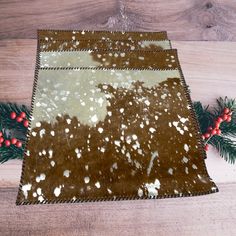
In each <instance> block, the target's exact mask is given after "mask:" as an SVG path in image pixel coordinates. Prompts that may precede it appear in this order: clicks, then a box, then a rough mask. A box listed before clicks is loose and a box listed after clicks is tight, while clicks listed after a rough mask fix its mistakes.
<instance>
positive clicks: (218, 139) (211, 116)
mask: <svg viewBox="0 0 236 236" xmlns="http://www.w3.org/2000/svg"><path fill="white" fill-rule="evenodd" d="M216 101H217V106H216V107H214V108H212V109H210V107H209V106H207V107H203V106H202V104H201V102H195V103H194V108H195V111H196V114H197V118H198V121H199V124H200V128H201V132H202V139H203V140H204V143H205V150H206V151H208V150H209V148H210V145H211V146H213V147H214V148H216V149H217V150H218V152H219V154H220V156H221V157H223V158H224V159H225V160H226V161H228V162H229V163H232V164H233V163H235V162H236V141H235V138H236V102H235V99H229V98H227V97H225V98H224V99H223V98H219V99H217V100H216Z"/></svg>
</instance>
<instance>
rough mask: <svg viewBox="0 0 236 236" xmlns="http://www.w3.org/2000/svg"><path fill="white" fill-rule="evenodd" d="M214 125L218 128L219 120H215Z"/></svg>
mask: <svg viewBox="0 0 236 236" xmlns="http://www.w3.org/2000/svg"><path fill="white" fill-rule="evenodd" d="M214 125H215V128H216V129H219V127H220V122H218V121H215V123H214Z"/></svg>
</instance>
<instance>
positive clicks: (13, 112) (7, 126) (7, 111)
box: [0, 103, 30, 163]
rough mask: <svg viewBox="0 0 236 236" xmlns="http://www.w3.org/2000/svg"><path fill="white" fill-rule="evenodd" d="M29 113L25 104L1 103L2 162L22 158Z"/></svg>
mask: <svg viewBox="0 0 236 236" xmlns="http://www.w3.org/2000/svg"><path fill="white" fill-rule="evenodd" d="M29 115H30V113H29V109H28V108H27V107H26V106H24V105H17V104H12V103H0V163H3V162H6V161H8V160H10V159H22V157H23V153H24V147H25V141H26V132H27V128H28V125H29V121H28V119H29Z"/></svg>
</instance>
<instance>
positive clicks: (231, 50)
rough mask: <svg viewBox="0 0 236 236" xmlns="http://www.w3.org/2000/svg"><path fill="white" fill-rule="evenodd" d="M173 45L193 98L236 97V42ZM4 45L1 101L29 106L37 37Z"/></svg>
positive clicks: (0, 60) (0, 65) (0, 66)
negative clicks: (176, 49) (176, 50)
mask: <svg viewBox="0 0 236 236" xmlns="http://www.w3.org/2000/svg"><path fill="white" fill-rule="evenodd" d="M172 45H173V47H174V48H178V53H179V58H180V62H181V66H182V68H183V72H184V75H185V79H186V81H187V83H188V84H189V86H190V89H191V92H192V93H191V95H192V99H193V100H200V101H202V102H203V103H207V104H212V103H213V102H214V101H215V98H216V97H219V96H225V95H227V96H228V97H235V91H236V80H235V68H236V60H235V57H236V42H188V41H173V42H172ZM0 48H1V53H0V84H1V87H0V101H12V102H16V101H18V102H19V103H24V104H27V105H29V104H30V100H31V94H32V85H33V77H34V67H35V52H36V40H28V39H27V40H22V39H16V40H0ZM203 85H204V86H203ZM226 91H227V93H226Z"/></svg>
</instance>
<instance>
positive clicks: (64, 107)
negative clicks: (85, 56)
mask: <svg viewBox="0 0 236 236" xmlns="http://www.w3.org/2000/svg"><path fill="white" fill-rule="evenodd" d="M144 55H145V58H147V62H148V61H149V60H150V58H148V53H144ZM150 55H151V53H150ZM166 55H168V57H170V59H173V57H174V55H175V54H173V55H170V54H166ZM106 56H107V55H106ZM139 57H140V55H139ZM142 60H143V58H142ZM174 60H175V62H173V65H175V64H174V63H177V62H178V58H174ZM176 61H177V62H176ZM38 63H39V62H38ZM156 63H157V64H158V61H157V62H156ZM177 64H178V63H177ZM157 66H158V65H157ZM35 75H36V76H35V80H34V88H33V97H32V106H31V119H30V128H29V129H28V134H27V145H26V149H25V153H24V160H23V166H22V176H21V183H20V186H19V192H18V196H17V200H16V204H17V205H24V204H37V203H63V202H68V203H72V202H83V201H103V200H126V199H148V198H167V197H184V196H196V195H203V194H208V193H214V192H218V188H217V186H216V185H215V184H214V183H213V181H212V180H211V178H210V177H209V175H208V173H207V170H206V167H205V163H204V158H205V156H206V153H205V151H204V148H203V142H202V140H201V136H200V130H199V125H198V122H197V119H196V116H195V114H194V110H193V107H192V102H191V99H190V95H189V92H188V89H187V86H186V83H185V80H184V78H183V74H182V71H181V69H180V66H179V65H178V66H177V67H176V68H172V69H169V70H168V69H164V70H160V69H155V68H154V69H152V70H149V69H148V65H147V68H146V69H145V68H142V69H131V70H125V69H118V68H116V69H114V68H112V69H111V68H107V69H106V70H104V68H93V69H91V68H83V69H79V70H78V69H75V70H73V69H70V70H68V69H67V70H64V69H56V70H53V69H52V70H50V69H39V64H38V65H37V66H36V73H35ZM71 81H73V82H71ZM74 113H75V114H76V115H75V114H74Z"/></svg>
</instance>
